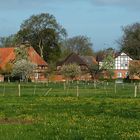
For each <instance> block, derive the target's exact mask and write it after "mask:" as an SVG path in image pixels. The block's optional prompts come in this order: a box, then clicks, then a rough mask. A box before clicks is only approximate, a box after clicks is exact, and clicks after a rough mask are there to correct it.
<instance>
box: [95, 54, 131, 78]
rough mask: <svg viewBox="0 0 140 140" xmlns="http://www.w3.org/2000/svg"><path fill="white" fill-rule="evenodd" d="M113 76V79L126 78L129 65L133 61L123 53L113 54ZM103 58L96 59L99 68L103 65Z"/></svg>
mask: <svg viewBox="0 0 140 140" xmlns="http://www.w3.org/2000/svg"><path fill="white" fill-rule="evenodd" d="M113 57H114V63H115V65H114V76H113V79H124V78H127V77H128V71H129V63H130V61H133V60H132V58H131V57H129V55H127V54H126V53H124V52H121V53H116V54H114V56H113ZM104 58H105V57H104V56H101V57H98V60H97V61H98V64H99V67H100V68H101V67H102V65H103V60H104Z"/></svg>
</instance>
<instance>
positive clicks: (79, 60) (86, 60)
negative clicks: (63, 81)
mask: <svg viewBox="0 0 140 140" xmlns="http://www.w3.org/2000/svg"><path fill="white" fill-rule="evenodd" d="M71 63H76V64H78V65H86V66H88V65H91V64H93V63H96V64H97V61H96V59H95V58H94V57H93V56H80V55H77V54H75V53H71V54H70V55H69V56H68V57H66V59H64V60H63V61H61V62H58V63H57V66H62V65H67V64H71Z"/></svg>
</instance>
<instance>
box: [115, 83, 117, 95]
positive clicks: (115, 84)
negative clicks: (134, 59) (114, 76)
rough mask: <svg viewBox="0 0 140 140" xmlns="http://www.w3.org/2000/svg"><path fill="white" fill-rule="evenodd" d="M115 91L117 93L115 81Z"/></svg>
mask: <svg viewBox="0 0 140 140" xmlns="http://www.w3.org/2000/svg"><path fill="white" fill-rule="evenodd" d="M115 93H117V85H116V83H115Z"/></svg>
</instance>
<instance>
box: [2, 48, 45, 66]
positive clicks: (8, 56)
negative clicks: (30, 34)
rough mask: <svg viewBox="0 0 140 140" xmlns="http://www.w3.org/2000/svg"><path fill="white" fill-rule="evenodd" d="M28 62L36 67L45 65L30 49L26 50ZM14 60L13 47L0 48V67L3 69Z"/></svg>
mask: <svg viewBox="0 0 140 140" xmlns="http://www.w3.org/2000/svg"><path fill="white" fill-rule="evenodd" d="M28 54H29V60H30V61H31V62H33V63H35V64H37V65H47V63H46V62H45V61H44V60H43V59H42V58H41V57H40V56H39V54H38V53H37V52H36V51H35V50H34V49H33V48H32V47H29V48H28ZM14 60H15V53H14V47H9V48H0V67H1V68H3V67H4V66H5V65H6V64H7V63H8V62H12V61H14Z"/></svg>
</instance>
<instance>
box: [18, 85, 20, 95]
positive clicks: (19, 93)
mask: <svg viewBox="0 0 140 140" xmlns="http://www.w3.org/2000/svg"><path fill="white" fill-rule="evenodd" d="M18 95H19V97H20V95H21V93H20V84H18Z"/></svg>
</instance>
